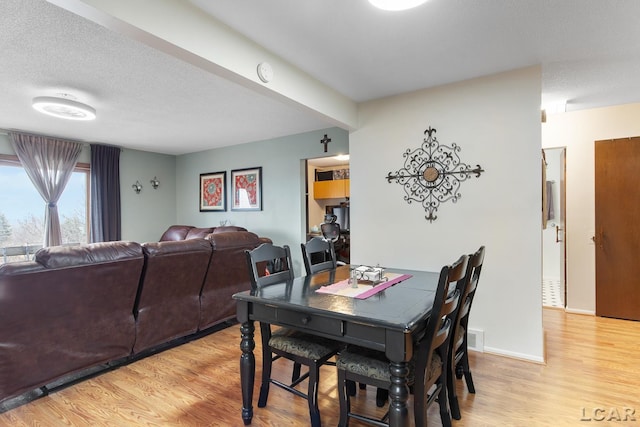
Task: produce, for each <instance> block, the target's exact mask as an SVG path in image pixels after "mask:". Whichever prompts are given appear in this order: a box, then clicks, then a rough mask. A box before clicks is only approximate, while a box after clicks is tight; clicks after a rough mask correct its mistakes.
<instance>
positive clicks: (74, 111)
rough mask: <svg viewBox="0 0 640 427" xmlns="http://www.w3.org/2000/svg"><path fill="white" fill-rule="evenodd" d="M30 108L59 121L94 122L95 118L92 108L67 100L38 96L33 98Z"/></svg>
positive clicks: (94, 111)
mask: <svg viewBox="0 0 640 427" xmlns="http://www.w3.org/2000/svg"><path fill="white" fill-rule="evenodd" d="M32 106H33V108H34V109H35V110H37V111H39V112H41V113H44V114H48V115H50V116H53V117H58V118H60V119H67V120H94V119H95V118H96V110H95V109H94V108H92V107H90V106H88V105H86V104H83V103H81V102H77V101H73V100H71V99H67V98H56V97H53V96H38V97H36V98H33V103H32Z"/></svg>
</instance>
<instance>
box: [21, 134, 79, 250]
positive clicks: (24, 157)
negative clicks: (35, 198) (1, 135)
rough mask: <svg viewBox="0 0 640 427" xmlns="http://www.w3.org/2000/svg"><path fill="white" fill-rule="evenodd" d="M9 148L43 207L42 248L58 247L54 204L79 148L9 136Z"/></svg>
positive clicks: (32, 137)
mask: <svg viewBox="0 0 640 427" xmlns="http://www.w3.org/2000/svg"><path fill="white" fill-rule="evenodd" d="M10 135H11V145H12V146H13V149H14V151H15V152H16V155H17V156H18V159H20V163H21V164H22V167H23V168H24V170H25V172H26V173H27V176H28V177H29V179H30V180H31V182H33V185H34V186H35V187H36V189H37V190H38V193H40V195H41V196H42V198H43V199H44V201H45V202H46V203H47V206H46V208H45V215H44V221H45V228H44V246H57V245H61V244H62V232H61V230H60V218H59V216H58V200H59V199H60V196H61V195H62V192H63V191H64V187H65V186H66V185H67V182H68V181H69V178H71V174H72V173H73V168H74V167H75V165H76V162H77V161H78V156H79V155H80V152H81V151H82V144H81V143H78V142H71V141H63V140H60V139H55V138H49V137H46V136H38V135H27V134H21V133H13V132H11V133H10Z"/></svg>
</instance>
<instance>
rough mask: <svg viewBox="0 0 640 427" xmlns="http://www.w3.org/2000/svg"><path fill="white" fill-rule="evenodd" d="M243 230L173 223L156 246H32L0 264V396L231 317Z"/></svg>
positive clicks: (243, 283) (251, 242) (240, 285)
mask: <svg viewBox="0 0 640 427" xmlns="http://www.w3.org/2000/svg"><path fill="white" fill-rule="evenodd" d="M264 241H269V239H266V238H260V237H258V236H257V235H256V234H254V233H251V232H249V231H247V230H246V229H244V228H242V227H216V228H214V227H212V228H196V227H191V226H172V227H170V228H169V229H168V230H167V231H166V232H165V233H164V234H163V236H162V238H161V239H160V241H159V242H153V243H143V244H139V243H135V242H106V243H94V244H87V245H81V246H72V247H67V246H56V247H49V248H43V249H41V250H39V251H38V252H37V253H36V254H35V256H34V260H33V261H24V262H17V263H11V264H4V265H2V266H0V402H2V401H4V400H7V399H10V398H12V397H15V396H18V395H20V394H23V393H26V392H29V391H31V390H35V389H38V388H40V387H45V386H47V385H48V384H51V383H53V382H55V381H63V382H64V379H65V378H71V377H73V376H74V374H76V375H77V374H78V373H81V372H84V371H86V370H88V369H90V368H96V367H109V366H113V365H117V364H119V363H125V362H128V361H131V360H135V359H136V358H138V357H141V356H144V355H146V354H151V353H152V352H155V351H157V350H158V349H162V348H163V347H165V346H168V345H170V344H175V343H176V342H180V340H185V341H186V340H188V339H190V338H193V337H197V336H200V335H203V334H206V333H207V332H208V331H212V330H215V326H216V325H219V324H221V323H223V322H225V321H227V320H230V319H233V318H235V303H234V301H233V300H232V298H231V296H232V295H233V294H234V293H236V292H240V291H243V290H246V289H249V288H250V287H251V285H250V282H249V275H248V271H247V267H246V259H245V255H244V251H245V250H246V249H253V248H255V247H257V246H259V245H260V244H261V243H263V242H264Z"/></svg>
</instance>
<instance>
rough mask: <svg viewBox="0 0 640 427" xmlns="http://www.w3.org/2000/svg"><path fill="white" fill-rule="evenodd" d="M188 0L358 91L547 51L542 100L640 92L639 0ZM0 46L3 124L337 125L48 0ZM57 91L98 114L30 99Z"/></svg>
mask: <svg viewBox="0 0 640 427" xmlns="http://www.w3.org/2000/svg"><path fill="white" fill-rule="evenodd" d="M180 1H184V2H186V1H188V0H180ZM191 3H192V4H194V5H196V6H198V7H200V8H202V10H203V11H205V12H206V13H208V14H211V15H212V16H214V17H215V18H216V19H218V20H220V21H221V22H223V23H225V24H227V25H228V26H229V27H231V28H233V29H235V30H236V31H238V32H239V33H242V34H244V35H246V36H247V37H248V38H250V39H252V40H254V41H255V42H256V43H258V44H260V45H262V46H263V47H265V48H266V49H268V50H270V51H272V52H273V53H275V54H276V55H278V56H280V57H281V58H283V59H284V60H286V61H288V62H289V63H291V64H293V65H294V66H296V67H298V68H299V69H301V70H303V71H305V72H306V73H308V74H310V75H311V76H313V77H315V78H316V79H318V80H320V81H321V82H323V83H324V84H326V85H327V86H329V87H331V88H333V89H335V90H337V91H339V92H340V93H342V94H344V95H346V96H347V97H349V98H351V99H352V100H354V101H356V102H361V101H366V100H370V99H376V98H380V97H384V96H389V95H393V94H397V93H403V92H409V91H413V90H417V89H422V88H427V87H432V86H437V85H442V84H446V83H450V82H454V81H460V80H465V79H470V78H474V77H478V76H482V75H488V74H493V73H496V72H501V71H507V70H512V69H517V68H522V67H526V66H531V65H536V64H541V65H542V71H543V81H542V89H543V100H542V101H543V102H553V101H558V100H566V101H567V110H568V111H571V110H578V109H585V108H595V107H602V106H608V105H616V104H625V103H634V102H640V79H638V78H637V76H638V75H640V25H637V20H638V17H640V1H637V0H519V1H513V0H484V1H470V0H429V1H428V2H427V3H425V4H424V5H423V6H421V7H419V8H417V9H414V10H413V11H409V12H395V13H389V12H386V13H385V12H382V11H378V10H375V9H372V8H371V7H370V6H369V4H368V2H367V1H366V0H349V1H344V0H304V1H292V0H270V1H263V0H216V1H206V0H192V1H191ZM0 52H2V54H1V56H0V57H1V58H2V60H1V61H0V93H1V94H2V96H1V97H0V128H2V129H19V130H25V131H29V132H34V133H43V134H47V135H54V136H60V137H65V138H69V139H76V140H82V141H89V142H101V143H110V144H116V145H120V146H124V147H129V148H133V149H139V150H146V151H154V152H160V153H168V154H181V153H189V152H195V151H201V150H206V149H209V148H215V147H221V146H226V145H233V144H239V143H244V142H250V141H257V140H262V139H268V138H273V137H277V136H283V135H290V134H295V133H300V132H306V131H310V130H316V129H321V128H325V127H329V126H332V124H331V123H329V122H328V121H326V120H323V119H321V118H318V117H317V116H312V115H310V114H309V112H308V111H306V110H304V109H303V108H300V107H296V106H295V105H290V104H284V103H283V102H281V101H279V100H278V99H275V98H272V97H269V96H268V95H266V94H265V93H264V92H261V93H258V92H256V91H254V90H252V89H250V88H248V87H245V86H242V85H239V84H237V83H234V82H231V81H229V80H226V79H224V78H222V77H219V76H217V75H215V74H213V73H211V72H209V71H205V70H203V69H200V68H197V67H195V66H193V65H191V64H188V63H185V62H183V61H181V60H179V59H177V58H174V57H171V56H169V55H167V54H165V53H163V52H160V51H157V50H154V49H152V48H150V47H148V46H146V45H144V44H142V43H140V42H138V41H136V40H132V39H130V38H128V37H126V36H124V35H121V34H117V33H115V32H112V31H111V30H108V29H106V28H104V27H101V26H100V25H98V24H96V23H94V22H91V21H88V20H86V19H84V18H81V17H79V16H77V15H74V14H73V13H71V12H69V11H67V10H64V9H61V8H59V7H58V6H55V5H52V4H50V3H47V2H46V1H44V0H2V1H1V2H0ZM276 71H277V70H276ZM56 93H71V94H73V95H74V96H76V98H77V99H78V100H79V101H81V102H86V103H88V104H91V105H92V106H93V107H94V108H96V110H97V111H98V117H99V119H98V120H96V121H95V122H66V121H61V120H58V119H54V118H49V117H46V116H42V115H40V114H38V113H36V112H35V111H33V110H32V109H31V106H30V104H31V99H32V98H33V97H35V96H42V95H55V94H56Z"/></svg>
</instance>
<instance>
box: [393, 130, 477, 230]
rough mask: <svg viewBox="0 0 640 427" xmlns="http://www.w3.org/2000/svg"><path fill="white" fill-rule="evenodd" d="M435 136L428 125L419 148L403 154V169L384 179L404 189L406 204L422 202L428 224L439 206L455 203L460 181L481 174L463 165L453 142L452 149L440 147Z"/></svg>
mask: <svg viewBox="0 0 640 427" xmlns="http://www.w3.org/2000/svg"><path fill="white" fill-rule="evenodd" d="M435 133H436V130H435V129H432V128H431V126H429V129H427V130H425V131H424V134H425V135H426V137H425V138H424V141H423V143H422V145H421V146H420V147H419V148H416V149H415V150H413V151H411V149H407V151H405V152H404V154H403V155H402V156H403V157H404V158H405V160H404V167H403V168H402V169H399V170H397V171H396V172H395V173H392V172H389V173H388V174H387V176H386V180H387V182H389V183H390V182H392V181H395V182H397V183H398V184H401V185H402V186H403V188H404V191H405V193H406V195H405V196H404V200H405V201H406V202H407V203H409V204H411V203H412V202H420V203H422V206H423V207H424V210H425V212H426V213H427V214H426V215H425V217H424V218H425V219H426V220H428V221H429V222H433V221H435V220H436V219H438V216H437V215H436V214H435V213H436V212H437V211H438V207H439V206H440V203H444V202H447V201H449V200H451V201H452V202H454V203H455V202H457V201H458V199H459V198H460V197H462V194H460V183H461V182H462V181H466V180H467V179H469V178H470V177H471V176H473V175H475V176H476V178H477V177H479V176H480V174H481V173H482V172H484V170H483V169H482V167H480V165H476V167H475V168H472V167H471V166H469V165H467V164H465V163H462V161H461V160H460V156H458V153H459V152H460V151H461V148H460V147H459V146H458V145H457V144H455V143H452V144H451V146H447V145H442V144H440V142H438V140H437V139H436V137H435V135H434V134H435Z"/></svg>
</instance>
